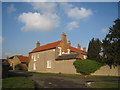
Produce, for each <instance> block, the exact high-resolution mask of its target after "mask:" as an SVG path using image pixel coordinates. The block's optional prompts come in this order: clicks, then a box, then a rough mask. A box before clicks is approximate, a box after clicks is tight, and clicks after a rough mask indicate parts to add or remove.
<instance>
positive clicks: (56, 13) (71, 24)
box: [0, 2, 118, 58]
mask: <svg viewBox="0 0 120 90" xmlns="http://www.w3.org/2000/svg"><path fill="white" fill-rule="evenodd" d="M117 18H118V3H117V2H101V3H100V2H96V3H95V2H74V3H73V2H67V3H63V2H57V3H55V2H51V3H48V2H47V3H30V2H16V3H15V2H3V3H2V24H3V27H2V30H3V33H2V37H3V38H2V39H1V37H0V42H1V41H2V42H3V58H4V57H6V56H11V55H16V54H22V55H28V53H29V52H30V51H31V50H32V49H34V48H35V43H36V41H40V43H41V45H44V44H47V43H51V42H54V41H57V40H61V33H62V32H66V34H67V39H68V40H70V41H71V43H72V46H74V47H76V46H77V44H78V43H79V44H80V45H81V46H82V47H88V43H89V41H90V40H91V39H92V38H93V37H94V38H99V39H100V40H102V39H103V38H104V37H105V35H106V34H107V33H108V30H109V27H110V26H112V25H113V24H114V23H113V21H114V20H115V19H117Z"/></svg>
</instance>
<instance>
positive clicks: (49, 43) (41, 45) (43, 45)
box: [37, 40, 61, 48]
mask: <svg viewBox="0 0 120 90" xmlns="http://www.w3.org/2000/svg"><path fill="white" fill-rule="evenodd" d="M59 41H61V40H58V41H55V42H59ZM55 42H51V43H48V44H44V45H41V46H45V45H49V44H52V43H55ZM41 46H39V47H41ZM39 47H37V48H39Z"/></svg>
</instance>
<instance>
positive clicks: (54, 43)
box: [30, 41, 61, 53]
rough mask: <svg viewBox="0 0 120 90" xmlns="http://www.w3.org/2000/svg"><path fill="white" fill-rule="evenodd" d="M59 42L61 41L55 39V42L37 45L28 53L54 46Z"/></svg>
mask: <svg viewBox="0 0 120 90" xmlns="http://www.w3.org/2000/svg"><path fill="white" fill-rule="evenodd" d="M60 42H61V41H56V42H53V43H49V44H45V45H42V46H39V47H37V48H35V49H33V50H32V51H31V52H30V53H33V52H37V51H43V50H47V49H52V48H55V47H57V46H58V44H59V43H60Z"/></svg>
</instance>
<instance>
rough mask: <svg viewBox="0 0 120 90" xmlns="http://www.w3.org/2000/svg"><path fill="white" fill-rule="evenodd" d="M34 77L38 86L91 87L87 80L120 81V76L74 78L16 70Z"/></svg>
mask: <svg viewBox="0 0 120 90" xmlns="http://www.w3.org/2000/svg"><path fill="white" fill-rule="evenodd" d="M14 73H16V75H20V76H21V75H22V76H25V77H28V78H29V79H32V80H33V81H34V82H35V83H36V87H37V88H90V87H89V86H88V84H87V82H91V81H94V82H96V81H97V82H101V81H104V82H118V78H115V77H114V78H89V79H88V78H73V77H63V76H55V75H43V74H38V73H27V72H22V71H18V72H14Z"/></svg>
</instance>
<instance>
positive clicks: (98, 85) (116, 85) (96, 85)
mask: <svg viewBox="0 0 120 90" xmlns="http://www.w3.org/2000/svg"><path fill="white" fill-rule="evenodd" d="M90 86H91V87H92V88H120V87H119V86H120V83H113V82H94V83H91V85H90Z"/></svg>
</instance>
